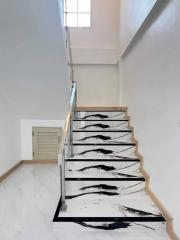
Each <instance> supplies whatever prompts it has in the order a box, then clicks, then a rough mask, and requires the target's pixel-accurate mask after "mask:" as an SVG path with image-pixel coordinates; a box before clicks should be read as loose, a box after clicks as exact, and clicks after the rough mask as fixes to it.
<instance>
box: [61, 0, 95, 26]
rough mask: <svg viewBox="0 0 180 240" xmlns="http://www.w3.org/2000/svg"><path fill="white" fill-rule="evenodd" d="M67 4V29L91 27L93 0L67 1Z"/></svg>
mask: <svg viewBox="0 0 180 240" xmlns="http://www.w3.org/2000/svg"><path fill="white" fill-rule="evenodd" d="M65 3H66V4H65V25H66V26H67V27H90V26H91V0H66V1H65Z"/></svg>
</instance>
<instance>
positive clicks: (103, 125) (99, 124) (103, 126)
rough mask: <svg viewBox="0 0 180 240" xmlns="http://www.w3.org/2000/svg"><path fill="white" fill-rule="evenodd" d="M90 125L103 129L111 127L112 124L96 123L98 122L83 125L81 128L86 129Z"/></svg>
mask: <svg viewBox="0 0 180 240" xmlns="http://www.w3.org/2000/svg"><path fill="white" fill-rule="evenodd" d="M89 127H98V128H102V129H106V128H110V126H109V125H107V124H101V123H96V124H90V125H87V126H84V127H81V128H80V129H86V128H89Z"/></svg>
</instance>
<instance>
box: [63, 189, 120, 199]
mask: <svg viewBox="0 0 180 240" xmlns="http://www.w3.org/2000/svg"><path fill="white" fill-rule="evenodd" d="M91 194H97V195H105V196H117V195H119V193H116V192H106V191H99V192H89V193H81V194H77V195H71V196H66V199H73V198H77V197H81V196H84V195H91Z"/></svg>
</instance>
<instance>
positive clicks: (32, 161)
mask: <svg viewBox="0 0 180 240" xmlns="http://www.w3.org/2000/svg"><path fill="white" fill-rule="evenodd" d="M22 162H23V164H58V160H22Z"/></svg>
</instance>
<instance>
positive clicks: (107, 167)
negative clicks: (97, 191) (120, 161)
mask: <svg viewBox="0 0 180 240" xmlns="http://www.w3.org/2000/svg"><path fill="white" fill-rule="evenodd" d="M92 168H97V169H99V170H104V171H107V172H109V171H113V170H116V168H115V167H112V166H106V165H94V166H90V167H84V168H81V169H79V170H77V171H80V172H83V171H85V170H88V169H92Z"/></svg>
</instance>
